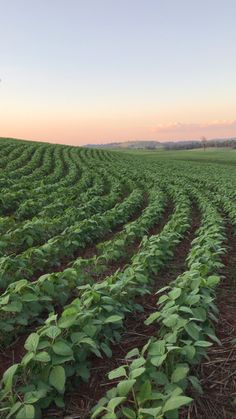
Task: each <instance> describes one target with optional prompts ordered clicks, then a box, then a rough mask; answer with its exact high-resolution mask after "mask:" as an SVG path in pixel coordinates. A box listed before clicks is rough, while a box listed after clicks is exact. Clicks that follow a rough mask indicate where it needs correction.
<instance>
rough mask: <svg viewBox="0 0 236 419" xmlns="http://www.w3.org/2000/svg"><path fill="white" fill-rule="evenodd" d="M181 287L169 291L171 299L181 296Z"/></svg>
mask: <svg viewBox="0 0 236 419" xmlns="http://www.w3.org/2000/svg"><path fill="white" fill-rule="evenodd" d="M181 292H182V291H181V288H173V289H172V290H171V291H170V292H169V294H168V295H169V297H170V298H171V300H177V298H179V296H180V295H181Z"/></svg>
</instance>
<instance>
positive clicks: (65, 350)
mask: <svg viewBox="0 0 236 419" xmlns="http://www.w3.org/2000/svg"><path fill="white" fill-rule="evenodd" d="M52 349H53V351H54V352H55V354H57V355H62V356H71V355H73V350H72V348H71V347H70V346H69V345H68V344H67V343H65V342H63V341H62V340H61V341H58V342H55V343H54V345H53V346H52Z"/></svg>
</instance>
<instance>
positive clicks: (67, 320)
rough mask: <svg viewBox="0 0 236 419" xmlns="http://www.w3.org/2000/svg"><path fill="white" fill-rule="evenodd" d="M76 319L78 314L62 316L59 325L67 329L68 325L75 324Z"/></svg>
mask: <svg viewBox="0 0 236 419" xmlns="http://www.w3.org/2000/svg"><path fill="white" fill-rule="evenodd" d="M76 320H77V314H74V315H71V316H64V317H61V318H60V320H58V326H59V327H61V328H62V329H67V328H68V327H71V326H72V325H73V324H75V322H76Z"/></svg>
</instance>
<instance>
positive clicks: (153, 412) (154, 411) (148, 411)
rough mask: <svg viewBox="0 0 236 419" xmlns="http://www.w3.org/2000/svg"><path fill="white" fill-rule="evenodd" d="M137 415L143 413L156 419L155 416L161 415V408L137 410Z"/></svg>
mask: <svg viewBox="0 0 236 419" xmlns="http://www.w3.org/2000/svg"><path fill="white" fill-rule="evenodd" d="M139 413H144V414H147V415H149V416H152V417H153V418H157V415H159V413H161V407H149V408H147V409H144V408H142V409H139Z"/></svg>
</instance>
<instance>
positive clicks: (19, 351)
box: [0, 334, 27, 377]
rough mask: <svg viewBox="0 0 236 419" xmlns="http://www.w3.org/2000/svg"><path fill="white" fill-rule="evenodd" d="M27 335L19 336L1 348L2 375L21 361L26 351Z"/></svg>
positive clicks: (0, 364) (0, 372)
mask: <svg viewBox="0 0 236 419" xmlns="http://www.w3.org/2000/svg"><path fill="white" fill-rule="evenodd" d="M26 338H27V335H25V334H24V335H21V336H19V337H18V338H17V339H16V340H15V341H14V342H12V344H10V345H8V347H7V350H6V348H0V377H2V375H3V373H4V372H5V371H6V370H7V369H8V368H9V367H10V366H11V365H13V364H15V363H17V362H20V360H21V359H22V358H23V356H24V353H25V348H24V343H25V340H26Z"/></svg>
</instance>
